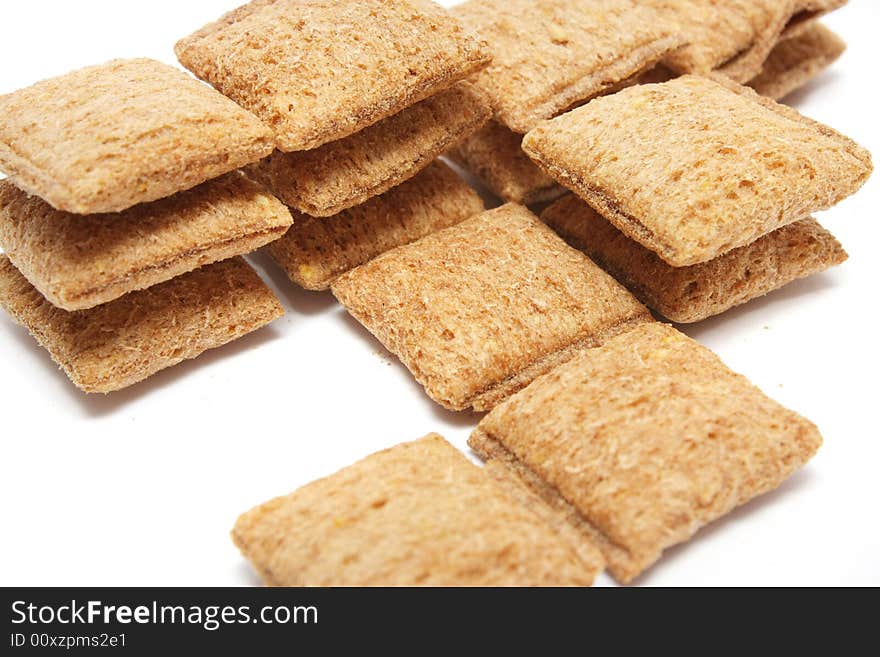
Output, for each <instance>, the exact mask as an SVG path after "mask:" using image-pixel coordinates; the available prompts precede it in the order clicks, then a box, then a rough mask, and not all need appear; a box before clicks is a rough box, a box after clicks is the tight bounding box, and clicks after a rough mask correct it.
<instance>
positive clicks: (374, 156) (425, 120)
mask: <svg viewBox="0 0 880 657" xmlns="http://www.w3.org/2000/svg"><path fill="white" fill-rule="evenodd" d="M490 116H491V110H490V109H489V107H488V105H487V104H486V103H485V101H484V99H483V96H482V94H480V93H479V92H477V91H476V90H475V89H474V88H473V87H472V86H471V85H469V84H468V83H466V82H460V83H459V84H457V85H455V86H454V87H451V88H450V89H447V90H445V91H441V92H440V93H438V94H435V95H434V96H431V97H430V98H427V99H425V100H423V101H422V102H420V103H417V104H415V105H413V106H412V107H408V108H407V109H405V110H403V111H402V112H399V113H397V114H395V115H394V116H390V117H388V118H387V119H384V120H382V121H379V123H376V124H374V125H371V126H370V127H368V128H364V129H363V130H361V131H360V132H357V133H355V134H353V135H351V136H350V137H346V138H344V139H339V140H337V141H333V142H330V143H329V144H324V145H323V146H320V147H319V148H316V149H314V150H310V151H301V152H298V153H282V152H280V151H276V152H275V153H274V154H273V155H271V156H270V157H268V158H267V159H265V160H263V161H262V162H259V163H257V164H254V165H252V166H251V167H248V175H250V176H252V177H254V178H255V179H256V180H259V181H260V182H262V183H263V184H265V185H266V186H267V187H268V188H269V189H270V190H272V192H273V193H275V194H276V195H277V196H278V197H279V198H280V199H281V200H282V201H284V202H285V203H286V204H287V205H289V206H290V207H292V208H295V209H297V210H299V211H300V212H302V213H303V214H307V215H310V216H313V217H330V216H333V215H334V214H338V213H339V212H342V211H343V210H345V209H347V208H351V207H353V206H355V205H358V204H360V203H364V202H365V201H367V200H369V199H371V198H373V197H374V196H378V195H379V194H383V193H384V192H386V191H388V190H389V189H391V188H392V187H395V186H396V185H399V184H400V183H402V182H404V181H405V180H408V179H409V178H412V177H413V176H414V175H416V174H417V173H418V172H419V171H421V170H422V169H424V168H425V167H426V166H427V165H428V164H430V163H431V162H432V161H433V160H434V159H435V158H437V156H439V155H440V154H441V153H443V152H444V151H445V150H447V149H448V148H450V147H451V146H453V145H455V144H456V143H458V142H459V141H460V140H461V139H463V138H465V137H467V136H468V135H470V134H471V133H473V132H474V131H475V130H477V129H479V128H480V127H481V126H482V125H483V124H484V123H485V122H486V121H488V120H489V117H490ZM524 157H525V156H524Z"/></svg>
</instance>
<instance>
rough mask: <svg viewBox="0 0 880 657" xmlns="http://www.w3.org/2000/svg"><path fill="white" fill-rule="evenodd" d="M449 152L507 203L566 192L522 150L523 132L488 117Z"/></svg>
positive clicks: (538, 200) (541, 199) (548, 198)
mask: <svg viewBox="0 0 880 657" xmlns="http://www.w3.org/2000/svg"><path fill="white" fill-rule="evenodd" d="M448 156H449V157H450V158H451V159H452V160H453V161H455V162H456V163H457V164H459V165H461V166H462V167H464V168H465V169H468V170H469V171H471V172H472V173H473V174H474V175H475V176H476V177H477V178H479V179H480V180H481V181H482V182H483V184H485V185H486V187H488V188H489V190H490V191H491V192H492V193H493V194H495V195H496V196H497V197H498V198H501V199H503V200H504V201H507V202H509V203H522V204H524V205H531V204H532V203H544V202H547V201H552V200H554V199H555V198H557V197H559V196H561V195H562V194H564V193H565V189H564V188H563V187H562V186H560V185H559V184H558V183H557V182H556V181H555V180H553V178H551V177H550V176H548V175H547V174H546V173H544V172H543V171H541V170H540V169H539V168H538V167H537V165H536V164H535V163H534V162H532V160H531V159H529V156H528V155H526V154H525V153H524V152H523V150H522V135H518V134H516V133H515V132H512V131H511V130H508V129H507V128H505V127H504V126H503V125H501V124H500V123H496V122H495V121H490V122H489V123H488V124H487V125H486V126H485V127H484V128H482V129H481V130H479V131H477V132H475V133H474V134H473V135H471V136H470V137H468V138H466V139H464V140H463V141H462V142H461V143H459V144H458V146H456V147H455V148H453V149H452V150H451V151H449V153H448Z"/></svg>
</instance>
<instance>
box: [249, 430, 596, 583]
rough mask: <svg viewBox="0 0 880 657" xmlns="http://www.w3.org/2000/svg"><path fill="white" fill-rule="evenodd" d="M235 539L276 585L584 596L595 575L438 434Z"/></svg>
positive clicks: (307, 491) (372, 460) (319, 487)
mask: <svg viewBox="0 0 880 657" xmlns="http://www.w3.org/2000/svg"><path fill="white" fill-rule="evenodd" d="M232 537H233V541H234V542H235V544H236V545H237V546H238V547H239V549H240V550H241V551H242V553H243V554H244V556H245V557H247V558H248V559H249V560H250V561H251V562H252V563H253V565H254V567H255V568H256V570H257V571H258V572H259V573H260V575H261V576H262V577H263V579H264V580H265V582H266V583H267V584H269V585H274V586H560V585H578V586H589V585H590V584H592V582H593V579H594V577H595V576H596V574H597V573H598V572H599V571H600V570H601V567H602V561H601V557H593V559H592V561H588V562H584V561H581V559H579V558H578V556H577V555H576V554H575V552H574V551H573V550H572V548H571V547H570V545H569V544H568V543H566V542H565V541H563V540H561V539H560V538H559V536H558V535H557V534H556V532H554V531H553V530H552V529H551V528H550V527H549V526H548V525H546V524H545V523H544V522H543V521H541V520H540V519H539V517H538V516H536V515H535V514H534V513H532V512H531V511H529V510H528V509H527V508H526V507H524V506H522V505H520V504H518V503H517V502H516V501H515V500H514V499H513V498H511V497H509V496H508V495H507V494H505V493H504V492H503V490H502V489H501V488H500V487H499V486H497V485H496V484H495V483H494V482H493V480H492V479H491V478H490V477H488V476H487V475H486V474H485V473H484V472H482V471H481V469H480V468H478V467H477V466H475V465H473V464H472V463H470V462H469V461H468V460H467V459H466V458H465V457H464V455H463V454H462V453H461V452H459V451H458V450H456V449H455V448H454V447H453V446H452V445H450V444H449V443H448V442H446V441H445V440H444V439H443V438H441V437H440V436H438V435H437V434H430V435H428V436H425V437H424V438H422V439H420V440H417V441H414V442H411V443H403V444H401V445H397V446H396V447H392V448H391V449H387V450H384V451H382V452H378V453H376V454H373V455H372V456H369V457H367V458H366V459H364V460H362V461H359V462H358V463H355V464H354V465H352V466H349V467H347V468H345V469H343V470H341V471H339V472H337V473H336V474H334V475H331V476H329V477H326V478H324V479H320V480H318V481H315V482H312V483H310V484H308V485H306V486H304V487H302V488H300V489H299V490H297V491H296V492H294V493H292V494H290V495H287V496H286V497H279V498H276V499H274V500H271V501H270V502H267V503H266V504H263V505H261V506H258V507H256V508H255V509H253V510H251V511H249V512H247V513H245V514H244V515H242V516H241V517H240V518H239V519H238V522H236V524H235V528H234V529H233V531H232Z"/></svg>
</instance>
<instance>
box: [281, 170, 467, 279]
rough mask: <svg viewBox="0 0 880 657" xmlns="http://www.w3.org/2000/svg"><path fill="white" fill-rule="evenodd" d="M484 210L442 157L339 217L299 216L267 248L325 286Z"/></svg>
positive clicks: (295, 272) (293, 272) (295, 273)
mask: <svg viewBox="0 0 880 657" xmlns="http://www.w3.org/2000/svg"><path fill="white" fill-rule="evenodd" d="M483 210H484V207H483V202H482V200H480V197H479V195H478V194H477V193H476V192H475V191H474V190H473V189H471V188H470V187H468V185H467V184H466V183H465V182H464V181H463V180H462V179H461V178H459V177H458V176H457V175H456V174H455V173H454V172H453V171H452V170H451V169H450V168H449V167H448V166H446V165H445V164H443V163H442V162H440V161H439V160H438V161H436V162H434V163H433V164H431V165H430V166H429V167H428V168H427V169H425V170H424V171H422V172H421V173H420V174H418V175H417V176H415V177H414V178H411V179H409V180H408V181H406V182H405V183H403V184H402V185H398V186H397V187H395V188H394V189H392V190H390V191H388V192H386V193H385V194H383V195H382V196H377V197H375V198H372V199H370V200H369V201H367V202H366V203H364V204H362V205H358V206H355V207H353V208H349V209H348V210H344V211H342V212H341V213H339V214H338V215H336V216H334V217H326V218H319V217H307V216H305V215H298V216H297V218H296V223H295V225H294V227H293V228H292V229H291V230H290V231H288V233H287V234H286V235H285V236H284V237H282V238H281V239H280V240H278V241H277V242H274V243H272V244H270V245H269V247H267V249H266V250H267V251H268V253H269V255H270V256H271V257H272V259H273V260H275V262H277V263H278V264H279V265H280V266H281V267H282V268H283V269H284V270H285V271H286V272H287V275H288V276H289V277H290V279H291V280H292V281H293V282H294V283H296V284H297V285H300V286H302V287H304V288H306V289H308V290H326V289H327V288H329V287H330V283H332V282H333V280H335V279H336V277H338V276H339V275H341V274H344V273H345V272H347V271H349V270H351V269H354V268H355V267H357V266H359V265H362V264H364V263H365V262H368V261H369V260H372V259H373V258H375V257H376V256H378V255H381V254H382V253H385V252H386V251H390V250H391V249H393V248H395V247H398V246H402V245H404V244H409V243H410V242H414V241H416V240H418V239H421V238H422V237H424V236H425V235H428V234H430V233H434V232H437V231H438V230H441V229H443V228H448V227H449V226H452V225H454V224H457V223H458V222H460V221H463V220H465V219H467V218H468V217H471V216H473V215H475V214H478V213H480V212H482V211H483Z"/></svg>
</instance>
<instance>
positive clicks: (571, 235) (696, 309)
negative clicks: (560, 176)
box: [541, 195, 847, 323]
mask: <svg viewBox="0 0 880 657" xmlns="http://www.w3.org/2000/svg"><path fill="white" fill-rule="evenodd" d="M541 219H542V220H543V221H544V222H545V223H546V224H547V225H548V226H550V227H551V228H553V230H555V231H556V232H557V233H558V234H559V235H560V236H561V237H562V238H563V239H565V240H566V241H567V242H568V243H569V244H571V245H572V246H574V247H575V248H577V249H580V250H582V251H583V252H584V253H586V254H587V256H588V257H589V258H591V259H592V260H593V261H594V262H596V263H597V264H599V265H600V266H601V267H603V268H604V269H605V271H607V272H608V273H610V274H611V275H612V276H614V277H615V278H616V279H617V280H618V281H620V282H621V283H623V284H624V285H625V286H626V287H627V288H628V289H630V290H631V291H632V292H633V294H635V295H636V297H638V298H639V300H641V301H642V302H643V303H644V304H645V305H647V306H648V307H650V308H653V309H654V310H656V311H657V312H659V313H660V314H662V315H663V316H664V317H666V318H668V319H670V320H672V321H673V322H680V323H688V322H697V321H700V320H701V319H705V318H707V317H711V316H712V315H718V314H720V313H722V312H724V311H725V310H728V309H730V308H732V307H733V306H737V305H739V304H742V303H746V302H747V301H751V300H752V299H755V298H757V297H760V296H763V295H765V294H767V293H768V292H772V291H773V290H776V289H778V288H780V287H782V286H784V285H786V284H788V283H790V282H792V281H794V280H796V279H798V278H803V277H805V276H810V275H811V274H815V273H818V272H820V271H824V270H826V269H828V268H829V267H833V266H835V265H839V264H840V263H842V262H843V261H844V260H846V258H847V255H846V251H844V250H843V247H842V246H840V243H839V242H838V241H837V240H836V239H835V238H834V236H833V235H832V234H831V233H829V232H828V231H827V230H825V229H824V228H822V226H820V225H819V223H818V222H817V221H816V220H815V219H812V218H807V219H802V220H801V221H796V222H795V223H793V224H788V225H787V226H783V227H782V228H778V229H776V230H775V231H773V232H772V233H768V234H767V235H764V236H763V237H760V238H758V239H757V240H756V241H754V242H752V243H751V244H747V245H746V246H741V247H739V248H736V249H733V250H732V251H728V252H727V253H725V254H724V255H721V256H718V257H717V258H715V259H713V260H709V261H708V262H704V263H701V264H699V265H691V266H690V267H672V266H670V265H668V264H667V263H665V262H663V260H661V259H660V258H659V257H657V255H656V254H655V253H653V252H652V251H649V250H648V249H646V248H645V247H643V246H641V245H640V244H639V243H637V242H634V241H633V240H631V239H630V238H628V237H627V236H626V235H624V234H623V233H621V232H620V231H619V230H617V229H616V228H615V227H614V226H612V225H611V224H610V223H608V222H607V221H605V219H603V218H602V217H601V216H599V214H598V213H597V212H596V211H595V210H593V209H592V208H591V207H590V206H588V205H587V204H586V203H584V202H583V201H581V200H580V199H578V198H577V197H575V196H572V195H569V196H567V197H565V198H563V199H560V200H559V201H557V202H556V203H554V204H553V205H552V206H550V207H549V208H547V209H546V210H545V211H544V213H543V214H542V215H541Z"/></svg>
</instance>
